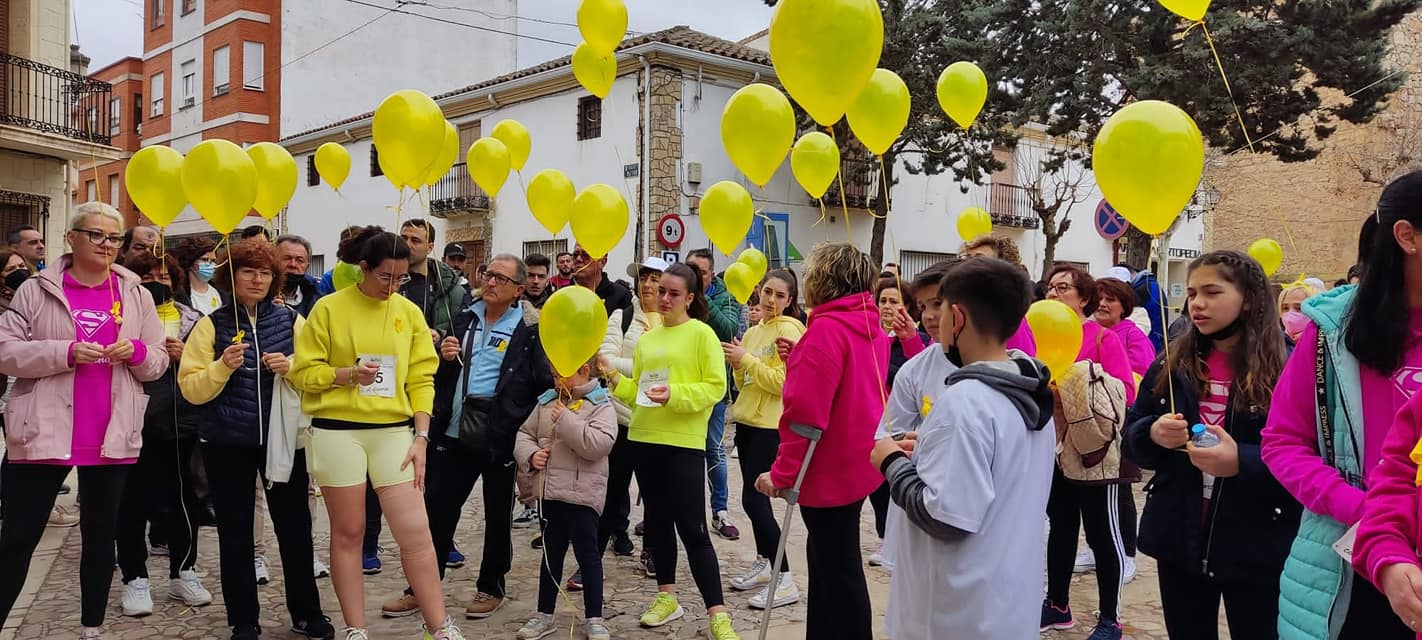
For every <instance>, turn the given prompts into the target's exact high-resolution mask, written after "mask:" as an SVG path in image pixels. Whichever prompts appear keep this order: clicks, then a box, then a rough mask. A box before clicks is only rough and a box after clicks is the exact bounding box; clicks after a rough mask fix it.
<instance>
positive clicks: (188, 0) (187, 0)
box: [183, 0, 197, 15]
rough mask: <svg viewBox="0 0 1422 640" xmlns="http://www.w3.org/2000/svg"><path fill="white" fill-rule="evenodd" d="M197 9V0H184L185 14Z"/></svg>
mask: <svg viewBox="0 0 1422 640" xmlns="http://www.w3.org/2000/svg"><path fill="white" fill-rule="evenodd" d="M194 11H197V0H183V15H188V14H189V13H192V12H194Z"/></svg>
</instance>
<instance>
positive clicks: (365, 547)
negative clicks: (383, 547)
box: [360, 478, 385, 556]
mask: <svg viewBox="0 0 1422 640" xmlns="http://www.w3.org/2000/svg"><path fill="white" fill-rule="evenodd" d="M384 513H385V512H384V511H381V510H380V496H377V495H375V485H372V484H370V478H366V479H365V539H364V540H362V541H361V545H360V550H361V553H362V554H363V555H367V556H373V555H375V552H376V551H377V550H378V549H379V548H380V517H381V516H382V515H384Z"/></svg>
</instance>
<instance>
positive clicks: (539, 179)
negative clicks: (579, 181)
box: [525, 169, 578, 235]
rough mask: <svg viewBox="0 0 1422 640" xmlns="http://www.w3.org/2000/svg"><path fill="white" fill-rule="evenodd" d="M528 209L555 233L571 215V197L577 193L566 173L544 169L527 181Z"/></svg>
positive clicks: (574, 196) (545, 227) (565, 223)
mask: <svg viewBox="0 0 1422 640" xmlns="http://www.w3.org/2000/svg"><path fill="white" fill-rule="evenodd" d="M525 195H526V197H527V198H528V210H529V211H532V212H533V218H534V219H535V220H537V221H538V224H541V225H543V228H544V229H547V230H548V233H552V234H555V235H556V234H557V233H558V232H559V231H562V230H563V227H566V226H568V220H569V219H570V218H572V217H573V198H576V197H577V195H578V191H577V189H575V188H574V187H573V181H572V180H570V179H569V178H568V174H566V173H563V172H562V171H559V170H557V169H544V170H542V171H539V172H538V175H535V176H533V179H532V180H530V181H529V182H528V193H527V194H525Z"/></svg>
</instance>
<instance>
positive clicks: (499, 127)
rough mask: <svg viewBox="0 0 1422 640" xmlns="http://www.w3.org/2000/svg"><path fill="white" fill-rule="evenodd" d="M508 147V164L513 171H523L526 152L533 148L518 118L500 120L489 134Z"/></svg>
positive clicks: (526, 156) (526, 130)
mask: <svg viewBox="0 0 1422 640" xmlns="http://www.w3.org/2000/svg"><path fill="white" fill-rule="evenodd" d="M489 135H491V136H493V137H494V138H495V139H497V140H498V141H499V142H502V143H504V146H505V147H508V148H509V164H510V165H512V166H513V170H514V171H523V165H524V164H526V163H528V153H529V151H531V150H532V149H533V141H532V140H531V139H529V137H528V129H526V128H524V126H523V123H522V122H519V121H518V120H500V121H499V123H498V124H496V125H494V132H493V133H491V134H489Z"/></svg>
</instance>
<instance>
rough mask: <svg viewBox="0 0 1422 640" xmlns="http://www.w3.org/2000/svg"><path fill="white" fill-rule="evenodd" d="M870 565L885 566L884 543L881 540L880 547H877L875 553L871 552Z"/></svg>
mask: <svg viewBox="0 0 1422 640" xmlns="http://www.w3.org/2000/svg"><path fill="white" fill-rule="evenodd" d="M869 566H871V567H882V566H884V543H882V542H880V543H879V548H878V549H875V550H874V553H871V554H869Z"/></svg>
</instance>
